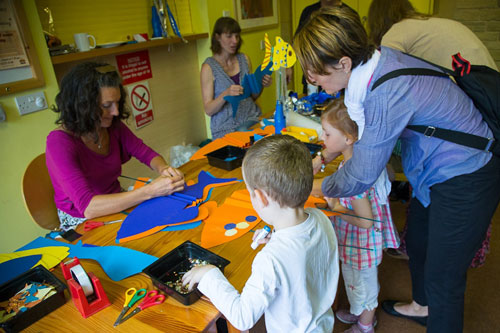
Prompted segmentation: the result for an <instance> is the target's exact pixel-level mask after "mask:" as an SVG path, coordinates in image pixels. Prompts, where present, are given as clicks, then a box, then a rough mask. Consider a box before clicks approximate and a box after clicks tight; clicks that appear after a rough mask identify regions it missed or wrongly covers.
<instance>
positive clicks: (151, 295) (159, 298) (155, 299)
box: [114, 290, 165, 326]
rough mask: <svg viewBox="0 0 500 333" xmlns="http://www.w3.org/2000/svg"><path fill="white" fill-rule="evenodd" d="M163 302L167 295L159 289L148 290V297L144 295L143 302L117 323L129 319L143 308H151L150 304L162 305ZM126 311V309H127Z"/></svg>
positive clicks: (117, 323) (116, 323)
mask: <svg viewBox="0 0 500 333" xmlns="http://www.w3.org/2000/svg"><path fill="white" fill-rule="evenodd" d="M163 302H165V295H162V294H160V293H158V291H157V290H152V291H150V292H148V293H147V294H146V297H144V300H143V301H142V302H141V304H139V305H138V306H137V307H136V308H135V309H134V311H132V312H130V314H128V315H127V316H126V317H124V318H123V319H121V320H119V321H118V320H117V322H115V325H114V326H116V325H119V324H121V323H123V322H124V321H126V320H128V319H129V318H130V317H132V316H134V315H136V314H138V313H139V312H141V311H142V310H144V309H147V308H149V307H150V306H153V305H160V304H162V303H163ZM125 312H126V311H125Z"/></svg>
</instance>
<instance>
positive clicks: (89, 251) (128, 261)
mask: <svg viewBox="0 0 500 333" xmlns="http://www.w3.org/2000/svg"><path fill="white" fill-rule="evenodd" d="M47 246H67V247H69V257H70V258H73V257H78V258H79V259H93V260H95V261H97V262H98V263H99V264H100V265H101V267H102V269H103V270H104V272H105V273H106V274H107V275H108V276H109V278H110V279H111V280H113V281H120V280H123V279H125V278H128V277H129V276H132V275H135V274H138V273H141V272H142V270H143V269H144V268H146V267H147V266H149V265H151V264H152V263H153V262H155V261H156V260H158V258H157V257H155V256H152V255H149V254H146V253H143V252H139V251H136V250H132V249H129V248H126V247H121V246H88V244H85V245H82V241H78V243H77V244H76V245H72V244H67V243H62V242H59V241H56V240H52V239H47V238H43V237H38V238H37V239H35V240H34V241H32V242H31V243H29V244H27V245H25V246H23V247H22V248H20V249H18V250H17V251H23V250H29V249H36V248H40V247H47Z"/></svg>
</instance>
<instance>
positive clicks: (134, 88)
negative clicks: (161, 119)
mask: <svg viewBox="0 0 500 333" xmlns="http://www.w3.org/2000/svg"><path fill="white" fill-rule="evenodd" d="M127 90H128V94H129V99H130V106H131V107H132V112H133V115H134V120H135V126H136V128H141V127H143V126H146V125H147V124H149V123H151V122H152V121H153V119H154V117H153V107H152V102H151V92H150V90H149V84H148V81H142V82H138V83H135V84H130V85H127Z"/></svg>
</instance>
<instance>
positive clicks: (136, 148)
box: [45, 62, 184, 230]
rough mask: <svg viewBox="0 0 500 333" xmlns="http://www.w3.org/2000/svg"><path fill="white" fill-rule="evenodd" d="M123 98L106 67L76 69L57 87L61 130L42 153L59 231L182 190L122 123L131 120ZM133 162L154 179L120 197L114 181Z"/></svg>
mask: <svg viewBox="0 0 500 333" xmlns="http://www.w3.org/2000/svg"><path fill="white" fill-rule="evenodd" d="M125 98H126V94H125V90H124V89H123V86H122V84H121V79H120V76H119V74H118V72H117V71H116V69H115V68H114V67H113V66H110V65H108V64H102V63H92V62H88V63H82V64H79V65H77V66H75V67H73V68H72V69H71V70H70V71H69V73H67V74H66V75H65V76H64V78H63V79H62V81H61V90H60V92H59V94H58V95H57V97H56V104H57V108H55V112H57V113H58V114H59V117H58V119H57V121H56V124H59V125H60V126H59V127H58V128H57V129H55V130H53V131H52V132H50V134H49V135H48V137H47V147H46V151H45V153H46V159H47V168H48V171H49V174H50V178H51V180H52V184H53V186H54V191H55V195H54V200H55V202H56V207H57V209H58V214H59V219H60V222H61V229H63V230H68V229H71V228H74V227H75V226H76V225H78V224H79V223H82V222H84V221H85V220H86V219H91V218H95V217H98V216H103V215H108V214H113V213H117V212H120V211H122V210H125V209H127V208H130V207H132V206H135V205H137V204H140V203H141V202H143V201H145V200H148V199H151V198H155V197H158V196H162V195H169V194H171V193H173V192H177V191H181V190H183V189H184V175H183V174H182V172H181V171H179V170H177V169H174V168H172V167H169V166H168V164H167V163H166V162H165V160H164V159H163V157H161V156H160V155H159V154H158V153H157V152H155V151H154V150H152V149H151V148H149V147H148V146H147V145H145V144H144V143H143V142H142V140H141V139H139V138H138V137H136V136H135V135H134V134H133V133H132V131H131V130H130V129H129V128H128V127H127V126H126V125H125V124H124V123H123V122H122V120H123V119H127V118H128V116H129V115H130V114H129V112H127V110H126V108H125ZM132 157H135V158H136V159H138V160H139V161H141V162H142V163H144V164H146V165H147V166H149V167H151V168H152V169H153V170H155V171H156V172H157V173H158V174H159V177H158V178H156V179H154V180H153V181H152V182H151V183H149V184H147V185H146V186H143V187H141V188H139V189H136V190H133V191H130V192H123V191H122V190H121V187H120V183H119V182H118V176H120V174H121V166H122V164H123V163H125V162H127V161H129V160H130V159H131V158H132Z"/></svg>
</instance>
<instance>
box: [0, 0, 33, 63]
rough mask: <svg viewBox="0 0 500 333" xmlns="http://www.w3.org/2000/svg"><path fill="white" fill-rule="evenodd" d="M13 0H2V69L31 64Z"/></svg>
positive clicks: (0, 20)
mask: <svg viewBox="0 0 500 333" xmlns="http://www.w3.org/2000/svg"><path fill="white" fill-rule="evenodd" d="M12 5H13V4H12V3H11V0H0V70H4V69H12V68H18V67H26V66H29V65H30V63H29V60H28V56H27V55H26V50H25V49H24V44H23V40H22V37H21V33H20V30H19V27H18V25H17V19H16V13H15V11H14V8H13V7H12Z"/></svg>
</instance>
